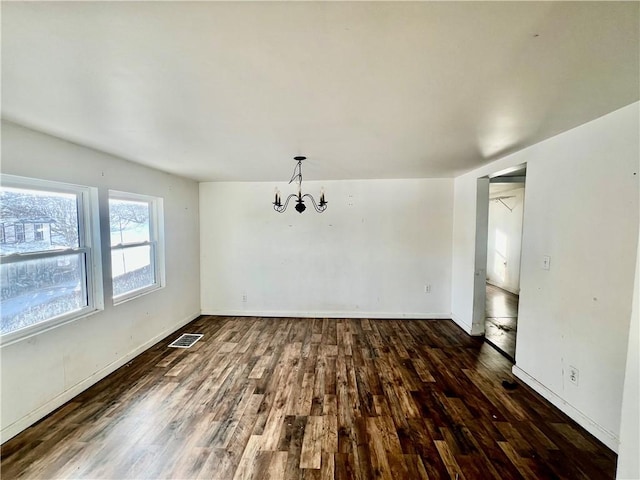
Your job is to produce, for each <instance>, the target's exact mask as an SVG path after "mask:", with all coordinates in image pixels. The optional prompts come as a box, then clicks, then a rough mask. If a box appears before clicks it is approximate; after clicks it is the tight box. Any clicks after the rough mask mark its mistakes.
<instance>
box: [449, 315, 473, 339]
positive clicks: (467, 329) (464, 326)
mask: <svg viewBox="0 0 640 480" xmlns="http://www.w3.org/2000/svg"><path fill="white" fill-rule="evenodd" d="M451 320H453V321H454V322H455V323H456V324H457V325H458V326H459V327H460V328H461V329H463V330H464V331H465V332H466V333H467V335H471V325H470V324H468V323H467V322H465V321H464V320H462V318H460V317H459V316H458V315H456V314H455V313H452V314H451Z"/></svg>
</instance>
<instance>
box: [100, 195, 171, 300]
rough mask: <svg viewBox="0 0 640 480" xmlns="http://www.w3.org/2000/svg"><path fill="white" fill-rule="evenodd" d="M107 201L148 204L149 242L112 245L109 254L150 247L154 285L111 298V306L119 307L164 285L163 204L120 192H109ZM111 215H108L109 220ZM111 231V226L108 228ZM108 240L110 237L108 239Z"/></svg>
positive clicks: (147, 197) (150, 198) (160, 199)
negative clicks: (132, 248)
mask: <svg viewBox="0 0 640 480" xmlns="http://www.w3.org/2000/svg"><path fill="white" fill-rule="evenodd" d="M108 199H109V200H111V199H113V200H130V201H134V202H146V203H149V207H150V208H149V209H150V211H149V236H150V238H149V241H148V242H137V243H129V244H126V245H121V244H118V245H113V246H111V245H110V246H109V250H110V252H113V251H114V249H116V250H120V249H123V248H131V247H139V246H144V245H150V246H151V255H152V258H153V261H154V266H155V269H154V270H155V272H154V273H155V283H154V284H153V285H148V286H146V287H143V288H138V289H136V290H131V291H129V292H126V293H123V294H122V295H118V296H113V293H112V300H113V305H114V306H116V305H120V304H122V303H125V302H128V301H130V300H133V299H136V298H138V297H141V296H143V295H146V294H148V293H151V292H154V291H156V290H160V289H162V288H164V287H165V285H166V277H165V251H164V202H163V199H162V198H161V197H154V196H152V195H142V194H138V193H131V192H122V191H118V190H109V196H108ZM110 217H111V214H109V218H110ZM109 231H111V226H109ZM109 238H110V237H109ZM109 261H111V254H109ZM111 282H112V286H111V291H112V292H113V275H112V276H111Z"/></svg>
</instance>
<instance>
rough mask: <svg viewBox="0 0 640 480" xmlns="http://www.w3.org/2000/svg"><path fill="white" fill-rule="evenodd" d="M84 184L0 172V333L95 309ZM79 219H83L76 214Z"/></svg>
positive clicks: (29, 328) (34, 328)
mask: <svg viewBox="0 0 640 480" xmlns="http://www.w3.org/2000/svg"><path fill="white" fill-rule="evenodd" d="M89 193H90V191H89V189H88V188H84V187H76V186H68V185H65V184H59V183H56V182H45V181H40V180H31V179H24V178H21V177H12V176H8V175H7V176H3V177H2V186H0V287H1V291H0V308H1V321H0V334H2V335H3V336H5V335H7V334H14V333H16V332H23V331H27V332H32V331H37V330H38V329H39V328H41V327H42V328H46V327H47V326H49V325H50V324H51V322H56V321H60V320H67V319H69V318H74V317H76V316H80V315H84V314H86V313H87V312H88V311H91V310H94V309H95V301H94V300H95V291H94V286H95V283H94V279H95V277H96V274H95V272H94V268H95V267H92V265H93V262H92V260H91V253H92V250H91V245H92V239H91V232H90V231H89V229H88V228H87V226H88V224H89V223H90V222H89V221H85V220H84V219H85V216H86V215H87V212H88V208H89V204H90V194H89ZM80 219H83V220H80Z"/></svg>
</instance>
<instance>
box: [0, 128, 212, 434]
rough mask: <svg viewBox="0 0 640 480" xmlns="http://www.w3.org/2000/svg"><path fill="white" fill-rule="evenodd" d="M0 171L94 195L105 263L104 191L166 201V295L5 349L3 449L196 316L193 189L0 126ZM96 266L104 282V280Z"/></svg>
mask: <svg viewBox="0 0 640 480" xmlns="http://www.w3.org/2000/svg"><path fill="white" fill-rule="evenodd" d="M2 172H3V173H9V174H14V175H21V176H26V177H34V178H42V179H47V180H56V181H62V182H68V183H75V184H80V185H87V186H94V187H98V188H99V197H100V217H101V227H102V228H101V237H102V244H103V252H102V253H103V263H104V262H105V261H106V262H108V261H109V258H110V256H109V252H108V250H106V249H105V246H108V245H109V229H108V223H107V222H108V206H107V198H108V197H107V195H108V194H107V191H108V189H116V190H121V191H127V192H134V193H141V194H147V195H154V196H159V197H163V198H164V220H165V222H164V223H165V249H166V287H165V288H164V289H161V290H157V291H155V292H152V293H149V294H148V295H145V296H143V297H139V298H137V299H134V300H131V301H129V302H126V303H123V304H120V305H118V306H116V307H114V306H113V305H112V302H111V300H110V298H111V283H110V279H109V278H105V279H104V284H105V295H106V296H107V297H106V301H105V309H104V311H102V312H99V313H96V314H93V315H90V316H88V317H85V318H83V319H80V320H77V321H74V322H72V323H69V324H66V325H62V326H60V327H58V328H55V329H53V330H50V331H47V332H43V333H41V334H39V335H36V336H33V337H30V338H27V339H25V340H22V341H19V342H17V343H13V344H9V345H5V346H3V347H2V349H1V350H0V356H1V360H2V381H1V386H2V407H1V425H2V432H1V435H2V441H6V440H7V439H8V438H10V437H12V436H13V435H15V434H17V433H18V432H20V431H21V430H23V429H24V428H26V427H27V426H29V425H30V424H31V423H33V422H35V421H36V420H38V419H39V418H41V417H42V416H44V415H46V414H47V413H49V412H50V411H52V410H53V409H55V408H57V407H58V406H59V405H61V404H63V403H64V402H65V401H67V400H69V399H71V398H73V397H74V396H75V395H77V394H78V393H80V392H81V391H82V390H84V389H86V388H87V387H88V386H90V385H91V384H93V383H95V382H96V381H98V380H99V379H100V378H102V377H104V376H105V375H107V374H108V373H110V372H111V371H113V370H114V369H115V368H117V367H118V366H120V365H123V364H124V363H126V362H127V361H128V360H129V359H131V358H133V357H134V356H135V355H137V354H139V353H141V352H142V351H143V350H145V349H146V348H148V347H149V346H151V345H153V344H154V343H155V342H156V341H158V340H160V339H162V338H163V337H165V336H166V335H168V334H169V333H171V332H172V331H174V330H176V329H177V328H179V327H180V326H182V325H183V324H185V323H186V322H188V321H190V320H192V319H193V318H195V317H196V316H198V314H199V313H200V302H199V290H200V286H199V256H198V255H199V230H198V185H197V183H196V182H194V181H191V180H186V179H183V178H179V177H175V176H172V175H169V174H165V173H161V172H159V171H157V170H152V169H149V168H146V167H143V166H140V165H136V164H134V163H130V162H127V161H125V160H122V159H119V158H115V157H113V156H110V155H107V154H104V153H100V152H97V151H95V150H91V149H88V148H85V147H81V146H78V145H75V144H72V143H68V142H65V141H62V140H59V139H56V138H54V137H50V136H47V135H44V134H41V133H37V132H35V131H33V130H29V129H26V128H23V127H20V126H17V125H15V124H11V123H3V124H2ZM108 267H109V266H108V264H107V265H104V266H103V274H104V275H105V276H107V275H108V274H109V273H108V272H109V271H110V269H109V268H108Z"/></svg>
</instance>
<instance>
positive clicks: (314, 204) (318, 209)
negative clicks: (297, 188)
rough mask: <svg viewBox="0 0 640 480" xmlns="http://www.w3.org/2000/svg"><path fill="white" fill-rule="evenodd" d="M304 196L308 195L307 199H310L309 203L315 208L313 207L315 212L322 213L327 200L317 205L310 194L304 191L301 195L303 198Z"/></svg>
mask: <svg viewBox="0 0 640 480" xmlns="http://www.w3.org/2000/svg"><path fill="white" fill-rule="evenodd" d="M295 196H297V195H295ZM304 197H308V198H309V199H311V203H313V208H315V209H316V212H318V213H322V212H324V211H325V210H326V209H327V203H328V202H324V203H323V204H322V205H320V206H318V204H317V203H316V200H315V198H313V197H312V196H311V194H309V193H305V194H304V195H303V196H302V198H304Z"/></svg>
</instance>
